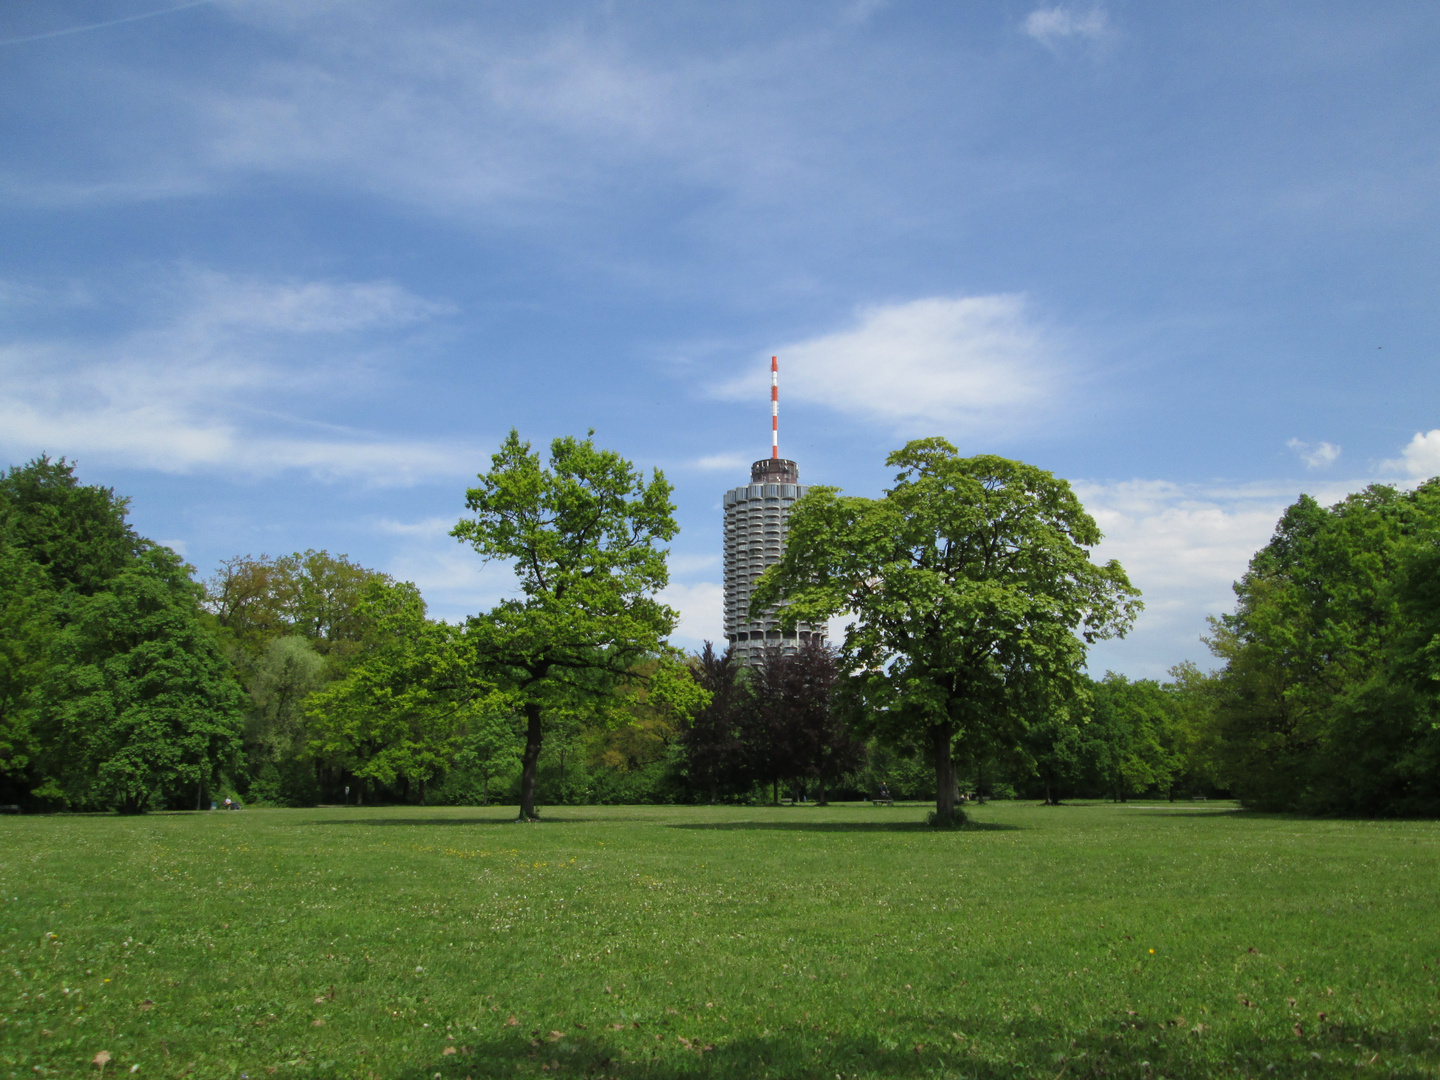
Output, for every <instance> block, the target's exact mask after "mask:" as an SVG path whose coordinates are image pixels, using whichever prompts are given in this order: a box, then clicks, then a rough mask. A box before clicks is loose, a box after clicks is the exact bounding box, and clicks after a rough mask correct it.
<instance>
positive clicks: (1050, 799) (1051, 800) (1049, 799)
mask: <svg viewBox="0 0 1440 1080" xmlns="http://www.w3.org/2000/svg"><path fill="white" fill-rule="evenodd" d="M1045 805H1046V806H1054V805H1055V796H1054V794H1052V793H1051V790H1050V781H1049V780H1046V781H1045Z"/></svg>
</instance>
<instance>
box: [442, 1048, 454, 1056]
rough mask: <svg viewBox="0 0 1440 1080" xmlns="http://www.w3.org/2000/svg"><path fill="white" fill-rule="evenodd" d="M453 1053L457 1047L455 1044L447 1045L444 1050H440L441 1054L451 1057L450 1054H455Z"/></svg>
mask: <svg viewBox="0 0 1440 1080" xmlns="http://www.w3.org/2000/svg"><path fill="white" fill-rule="evenodd" d="M453 1053H455V1047H453V1046H447V1047H445V1049H444V1050H441V1051H440V1056H441V1057H449V1056H450V1055H451V1054H453Z"/></svg>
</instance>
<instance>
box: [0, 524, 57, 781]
mask: <svg viewBox="0 0 1440 1080" xmlns="http://www.w3.org/2000/svg"><path fill="white" fill-rule="evenodd" d="M55 601H56V594H55V590H54V589H53V588H52V587H51V585H50V579H49V577H48V576H47V575H46V574H45V572H44V570H42V569H41V568H40V567H39V566H38V565H37V564H36V563H35V561H34V560H33V559H31V558H30V555H29V553H28V552H26V551H25V550H24V549H23V548H21V547H19V546H18V545H16V544H13V543H11V542H10V541H9V539H8V538H7V537H5V536H4V534H3V533H0V800H3V801H5V802H9V803H13V802H18V801H20V800H21V799H22V798H25V797H26V796H28V794H29V789H30V783H29V778H30V772H31V765H32V761H33V758H34V755H35V750H36V747H35V743H34V736H33V731H32V725H33V723H34V720H35V710H36V707H37V705H38V698H37V692H38V690H39V688H40V687H41V685H43V683H44V681H45V677H46V675H47V673H48V671H49V669H50V665H51V663H52V661H53V656H52V648H53V645H54V641H55V637H56V634H57V633H58V632H59V625H58V623H57V620H56V611H55V607H56V603H55Z"/></svg>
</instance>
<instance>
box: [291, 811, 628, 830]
mask: <svg viewBox="0 0 1440 1080" xmlns="http://www.w3.org/2000/svg"><path fill="white" fill-rule="evenodd" d="M653 820H654V819H653V818H643V817H636V818H626V817H620V816H613V817H603V818H595V817H571V816H569V815H568V814H565V815H563V816H558V817H550V816H548V815H545V816H542V817H541V818H540V819H539V820H538V821H527V822H521V821H519V820H518V819H517V818H516V817H515V815H514V813H509V814H505V815H503V816H500V817H475V816H467V817H405V816H404V815H397V816H395V817H379V818H368V817H367V818H328V819H320V820H315V819H311V820H308V821H299V822H295V823H294V824H297V825H303V826H314V825H322V826H326V827H331V826H345V825H424V826H430V825H521V824H524V825H526V826H528V827H531V828H534V827H536V826H541V825H592V824H611V823H615V822H624V821H653Z"/></svg>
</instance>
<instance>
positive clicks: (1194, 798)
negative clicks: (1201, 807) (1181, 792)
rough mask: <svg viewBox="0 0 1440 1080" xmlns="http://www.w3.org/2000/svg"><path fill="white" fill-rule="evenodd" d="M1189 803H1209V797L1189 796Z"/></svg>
mask: <svg viewBox="0 0 1440 1080" xmlns="http://www.w3.org/2000/svg"><path fill="white" fill-rule="evenodd" d="M1190 801H1191V802H1209V801H1210V796H1209V795H1191V796H1190Z"/></svg>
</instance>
